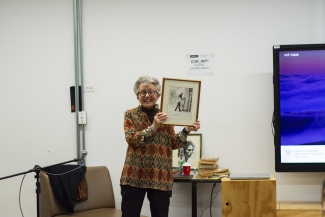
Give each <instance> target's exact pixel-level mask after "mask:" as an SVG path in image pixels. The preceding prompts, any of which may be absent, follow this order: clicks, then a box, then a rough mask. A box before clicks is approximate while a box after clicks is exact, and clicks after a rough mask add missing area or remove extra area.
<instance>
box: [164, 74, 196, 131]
mask: <svg viewBox="0 0 325 217" xmlns="http://www.w3.org/2000/svg"><path fill="white" fill-rule="evenodd" d="M200 90H201V81H198V80H184V79H174V78H163V82H162V94H161V103H160V104H161V106H160V111H161V112H163V113H166V114H168V120H167V121H166V122H164V124H172V125H177V126H190V125H193V123H194V122H195V121H196V120H197V119H198V116H199V103H200Z"/></svg>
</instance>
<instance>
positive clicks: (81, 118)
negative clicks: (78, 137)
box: [78, 111, 87, 124]
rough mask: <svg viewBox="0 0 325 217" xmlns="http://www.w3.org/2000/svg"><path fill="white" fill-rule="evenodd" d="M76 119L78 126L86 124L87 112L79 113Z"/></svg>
mask: <svg viewBox="0 0 325 217" xmlns="http://www.w3.org/2000/svg"><path fill="white" fill-rule="evenodd" d="M78 117H79V120H78V123H79V124H87V112H85V111H81V112H79V115H78Z"/></svg>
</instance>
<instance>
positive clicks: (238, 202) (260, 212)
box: [222, 176, 277, 217]
mask: <svg viewBox="0 0 325 217" xmlns="http://www.w3.org/2000/svg"><path fill="white" fill-rule="evenodd" d="M276 215H277V210H276V180H275V179H274V177H273V176H271V178H270V179H269V180H230V179H229V178H224V179H222V216H223V217H241V216H242V217H275V216H276Z"/></svg>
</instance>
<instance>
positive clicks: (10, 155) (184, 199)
mask: <svg viewBox="0 0 325 217" xmlns="http://www.w3.org/2000/svg"><path fill="white" fill-rule="evenodd" d="M324 6H325V3H324V1H321V0H300V1H296V0H287V1H281V0H268V1H258V0H248V1H239V0H230V1H221V0H215V1H209V0H203V1H194V0H186V1H185V0H177V1H145V0H139V1H125V0H123V1H107V0H84V1H83V42H84V79H85V84H95V92H89V93H85V110H86V111H87V113H88V124H87V125H86V147H87V148H86V149H87V151H88V153H89V154H88V156H87V165H88V166H92V165H106V166H107V167H108V168H109V169H110V171H111V175H112V179H113V185H114V190H115V197H116V204H117V206H118V207H120V202H121V196H120V194H119V176H120V173H121V169H122V166H123V163H124V157H125V151H126V142H125V140H124V133H123V113H124V111H125V110H126V109H129V108H133V107H135V106H137V105H138V102H137V100H136V97H135V96H134V95H133V91H132V89H133V84H134V82H135V80H136V79H137V78H138V77H139V76H140V75H142V74H149V75H153V76H156V77H157V78H159V79H160V80H162V78H163V77H177V78H188V79H200V80H202V90H201V102H200V114H199V119H200V120H201V123H202V127H201V129H200V132H201V133H202V134H203V149H202V153H203V155H217V156H219V157H220V166H223V167H228V168H230V170H231V171H232V172H268V173H271V174H273V175H274V176H275V177H276V179H277V200H280V201H284V200H287V201H319V200H320V189H321V183H322V181H323V179H324V177H325V174H324V173H275V171H274V146H273V136H272V132H271V116H272V112H273V92H272V91H273V86H272V45H274V44H298V43H324V37H325V27H324V18H325V16H324V15H325V9H324V8H325V7H324ZM73 46H74V42H73V2H72V0H70V1H67V0H56V1H50V0H29V1H25V0H0V177H3V176H7V175H11V174H15V173H19V172H24V171H27V170H29V169H31V168H33V167H34V165H40V166H47V165H51V164H54V163H59V162H63V161H66V160H70V159H73V158H75V157H76V126H75V122H76V121H75V114H74V113H71V112H70V96H69V87H70V86H74V53H73V49H74V47H73ZM193 52H194V53H196V52H212V53H214V54H215V63H216V70H215V72H216V74H215V75H212V76H200V77H187V76H186V65H185V56H186V54H188V53H193ZM176 129H177V130H180V129H181V128H180V127H176ZM21 180H22V176H18V177H15V178H11V179H6V180H1V181H0V195H1V197H0V206H1V208H0V210H1V211H0V217H8V216H14V217H16V216H21V214H20V210H19V205H18V193H19V187H20V182H21ZM198 188H199V190H198V192H200V193H199V196H198V206H199V207H198V213H199V215H201V212H202V209H203V208H205V207H207V206H208V205H209V200H210V192H211V189H212V184H200V185H198ZM219 188H220V185H219V184H218V185H217V186H216V189H215V190H214V192H217V190H218V189H219ZM190 190H191V188H190V185H189V184H185V185H183V184H180V183H175V185H174V191H173V197H172V201H171V207H170V216H180V217H182V216H184V217H186V216H190V211H191V209H190V206H191V205H190V204H191V203H190ZM35 200H36V194H35V179H34V174H32V173H29V174H28V175H27V176H26V178H25V180H24V183H23V186H22V199H21V201H22V209H23V212H24V216H35V215H36V201H35ZM220 202H221V194H220V193H219V194H218V196H217V198H216V201H215V202H214V204H213V209H212V212H213V215H214V216H221V204H220ZM143 214H147V215H150V211H149V205H148V202H147V201H146V202H145V204H144V207H143ZM203 216H209V211H208V210H206V211H204V214H203Z"/></svg>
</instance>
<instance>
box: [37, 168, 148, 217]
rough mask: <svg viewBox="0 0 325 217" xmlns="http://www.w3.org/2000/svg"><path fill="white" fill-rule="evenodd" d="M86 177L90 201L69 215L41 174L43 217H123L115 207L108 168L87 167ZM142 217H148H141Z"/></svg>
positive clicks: (79, 203) (80, 204)
mask: <svg viewBox="0 0 325 217" xmlns="http://www.w3.org/2000/svg"><path fill="white" fill-rule="evenodd" d="M85 177H86V180H87V185H88V200H86V201H83V202H78V203H77V204H76V206H75V208H74V213H68V212H67V211H66V210H65V209H64V208H63V206H62V205H61V204H60V203H59V202H58V201H57V199H56V198H55V196H54V194H53V190H52V187H51V184H50V180H49V177H48V175H46V174H45V173H43V172H41V173H40V183H41V193H40V214H41V217H71V216H73V217H93V216H96V217H121V216H122V212H121V210H119V209H116V207H115V198H114V192H113V187H112V182H111V177H110V174H109V171H108V169H107V167H105V166H93V167H87V172H86V175H85ZM141 217H146V216H143V215H141Z"/></svg>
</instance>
